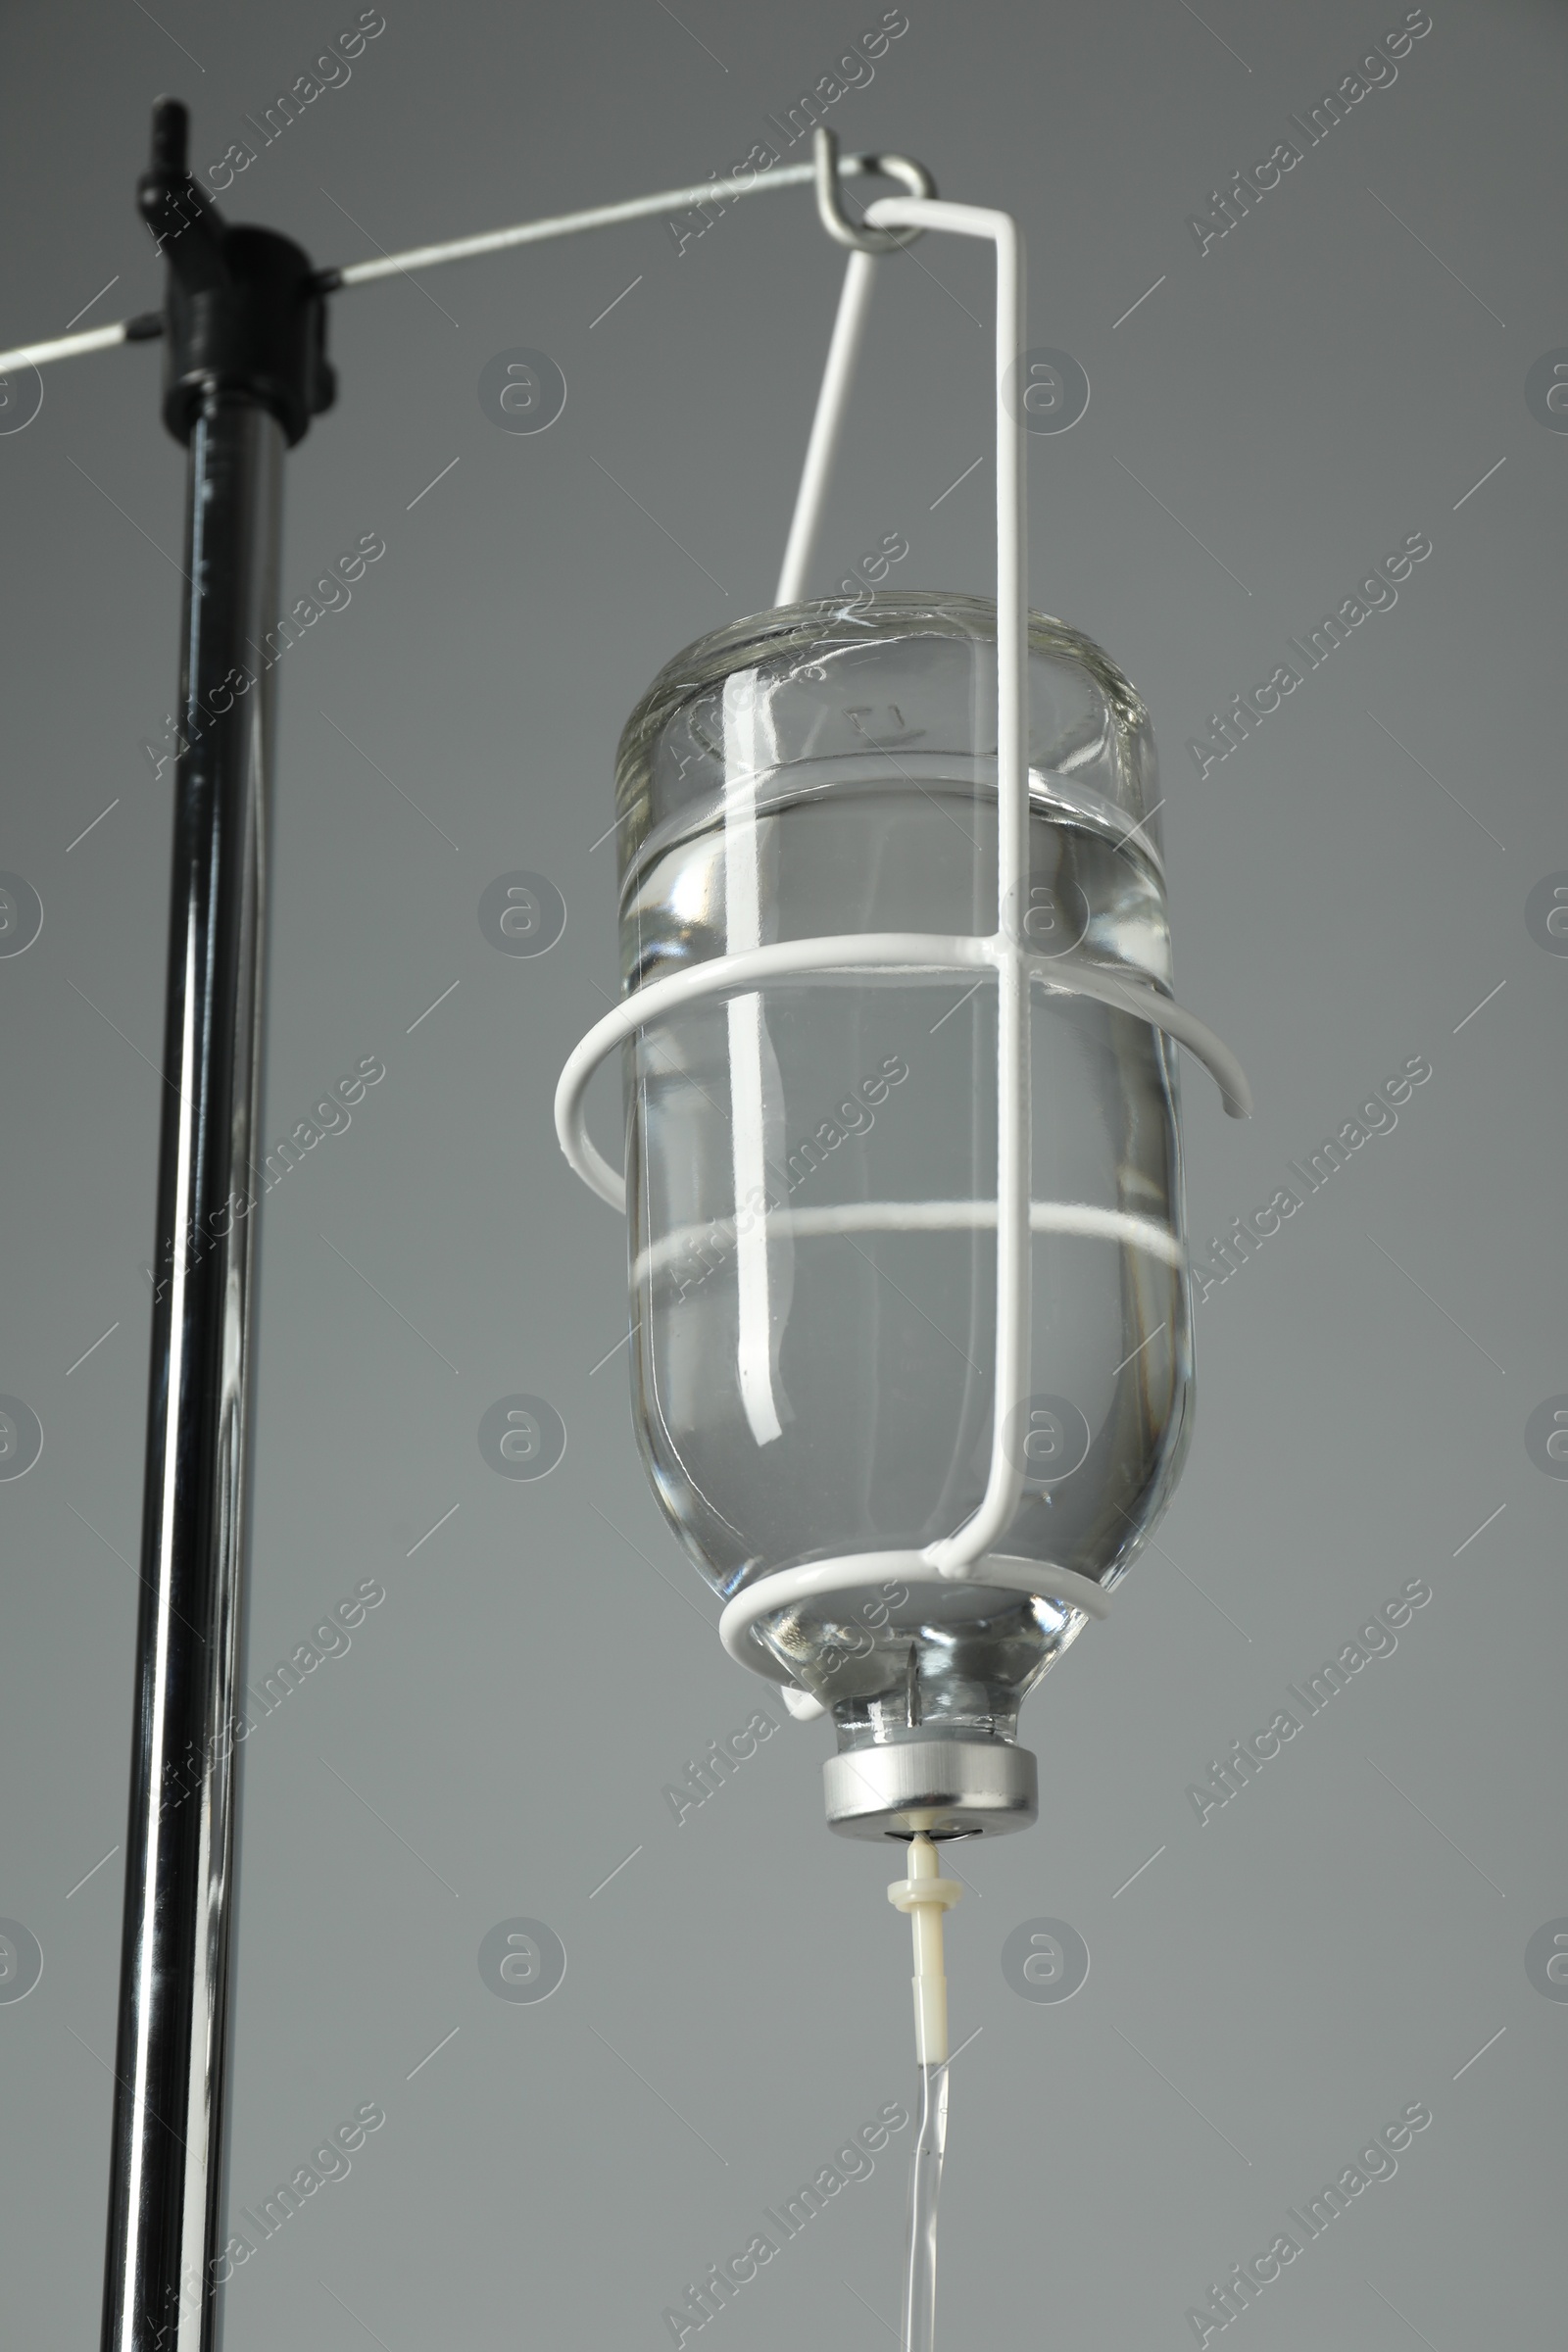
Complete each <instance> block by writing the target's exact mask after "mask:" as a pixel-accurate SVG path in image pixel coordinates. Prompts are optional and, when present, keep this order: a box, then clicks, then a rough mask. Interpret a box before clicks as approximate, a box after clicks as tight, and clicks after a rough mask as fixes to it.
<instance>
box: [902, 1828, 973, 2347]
mask: <svg viewBox="0 0 1568 2352" xmlns="http://www.w3.org/2000/svg"><path fill="white" fill-rule="evenodd" d="M962 1892H963V1888H962V1887H960V1886H959V1884H958V1882H957V1881H956V1879H944V1878H940V1877H939V1876H938V1874H937V1849H936V1847H935V1846H934V1845H933V1844H932V1842H931V1840H930V1838H927V1837H926V1836H924V1834H923V1833H922V1834H921V1835H919V1836H917V1837H915V1838H911V1839H910V1841H909V1875H908V1877H907V1879H895V1881H894V1882H893V1885H892V1886H891V1887H889V1888H888V1901H889V1902H890V1903H892V1904H893V1905H894V1906H895V1908H896V1909H898V1910H900V1911H905V1912H907V1914H908V1917H909V1924H910V1926H911V1928H912V1929H913V1931H914V1980H913V1983H914V2047H915V2055H916V2058H917V2060H918V2062H919V2073H920V2089H919V2106H918V2120H917V2127H916V2131H915V2139H914V2149H913V2153H912V2156H911V2158H910V2167H909V2239H908V2246H907V2256H906V2261H905V2269H904V2328H903V2345H904V2352H935V2345H936V2289H937V2199H938V2197H939V2195H940V2193H941V2189H942V2159H943V2157H944V2155H945V2154H946V2151H947V2142H948V1980H947V1976H946V1973H945V1971H944V1966H943V1956H942V1916H943V1913H944V1912H945V1911H950V1910H951V1909H952V1908H953V1905H954V1904H955V1903H956V1901H957V1900H958V1897H959V1895H960V1894H961V1893H962Z"/></svg>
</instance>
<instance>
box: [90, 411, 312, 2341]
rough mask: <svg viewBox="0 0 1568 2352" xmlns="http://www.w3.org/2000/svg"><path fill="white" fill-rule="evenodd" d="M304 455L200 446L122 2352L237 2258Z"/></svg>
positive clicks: (248, 432) (178, 871)
mask: <svg viewBox="0 0 1568 2352" xmlns="http://www.w3.org/2000/svg"><path fill="white" fill-rule="evenodd" d="M282 455H283V433H282V431H281V429H280V427H279V425H278V423H277V421H276V419H275V418H274V417H272V416H271V415H270V413H269V411H268V410H267V409H266V408H265V407H263V406H262V405H261V404H260V403H259V402H258V401H256V400H255V399H253V398H250V397H248V396H244V395H240V394H234V393H228V392H217V391H215V392H211V393H209V395H208V396H207V398H206V399H205V401H204V403H203V406H202V409H201V413H200V415H199V417H198V418H197V420H196V422H195V424H194V427H193V429H192V431H191V435H190V443H189V474H188V508H187V515H186V534H185V548H186V557H185V561H186V568H187V581H186V591H185V604H184V629H183V640H182V674H181V695H180V716H181V739H180V749H179V751H178V754H177V758H176V761H175V767H174V828H173V881H172V897H171V907H170V941H169V980H168V1000H167V1016H166V1028H165V1042H164V1093H163V1124H162V1139H161V1145H160V1157H159V1173H158V1231H157V1253H156V1256H155V1259H154V1303H153V1331H152V1365H151V1379H150V1385H149V1397H148V1417H147V1468H146V1486H145V1495H144V1502H143V1516H142V1542H141V1578H142V1592H141V1598H140V1612H139V1618H138V1623H137V1633H136V1687H135V1702H134V1722H133V1729H132V1740H131V1772H130V1812H129V1826H128V1829H127V1831H126V1838H125V1858H126V1872H125V1908H124V1925H123V1944H122V1956H121V1988H120V2025H119V2043H118V2053H117V2057H116V2066H115V2072H116V2091H115V2115H114V2143H113V2153H112V2159H111V2168H110V2193H109V2230H108V2241H107V2253H106V2259H105V2282H104V2319H103V2338H102V2341H103V2352H210V2348H211V2346H212V2344H213V2341H214V2334H215V2318H216V2307H215V2295H216V2284H215V2272H216V2269H217V2258H218V2256H219V2254H220V2250H221V2243H222V2240H221V2223H222V2197H223V2180H222V2170H223V2165H222V2158H223V2120H224V2117H223V2109H224V2083H225V2074H226V2063H225V2062H226V2055H227V2023H228V1999H227V1993H228V1943H229V1924H230V1918H231V1913H232V1908H233V1891H234V1887H233V1866H234V1810H235V1794H236V1771H237V1765H238V1744H239V1741H240V1740H241V1739H242V1738H243V1736H244V1725H243V1719H242V1718H241V1717H240V1716H239V1715H238V1712H237V1703H236V1702H237V1700H238V1698H239V1694H240V1667H241V1648H242V1627H243V1602H244V1555H245V1530H246V1508H245V1503H246V1496H245V1446H246V1385H247V1369H248V1359H249V1348H250V1328H249V1327H250V1320H251V1314H250V1293H251V1279H252V1271H253V1259H254V1254H255V1234H256V1223H257V1219H256V1198H257V1192H258V1189H259V1188H258V1187H257V1185H256V1182H255V1178H254V1176H253V1172H252V1171H253V1164H254V1160H255V1156H256V1152H255V1145H256V1139H257V1133H258V1125H257V1121H258V1093H259V1085H260V1076H261V1051H260V1048H261V1017H262V1007H263V985H264V981H263V958H264V949H265V919H264V918H265V906H266V845H267V803H268V787H269V763H270V739H271V723H270V722H271V691H270V674H269V671H268V667H267V657H266V651H265V643H264V639H265V632H266V630H267V629H268V627H269V626H270V624H271V623H272V622H273V621H274V620H275V618H276V613H277V605H276V575H277V541H278V528H279V513H280V505H281V483H282Z"/></svg>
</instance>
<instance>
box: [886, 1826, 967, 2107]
mask: <svg viewBox="0 0 1568 2352" xmlns="http://www.w3.org/2000/svg"><path fill="white" fill-rule="evenodd" d="M962 1892H963V1888H962V1887H960V1886H959V1884H958V1882H957V1880H956V1879H944V1878H941V1877H939V1876H938V1873H937V1849H936V1847H935V1846H934V1845H933V1844H932V1842H931V1840H930V1838H928V1837H927V1836H926V1835H925V1832H924V1831H923V1830H922V1831H921V1832H920V1833H919V1835H918V1836H917V1837H914V1838H910V1840H909V1875H908V1877H907V1879H895V1880H894V1882H893V1884H892V1886H891V1887H889V1888H888V1901H889V1902H890V1903H891V1904H892V1905H893V1907H894V1909H895V1910H897V1911H907V1913H908V1915H909V1924H910V1926H911V1927H912V1928H913V1930H914V1979H913V1983H914V2047H915V2055H916V2057H917V2058H918V2060H919V2062H920V2064H921V2065H922V2066H946V2064H947V2062H948V1979H947V1971H946V1969H945V1967H944V1965H943V1957H942V1915H943V1913H944V1912H945V1911H951V1910H952V1908H953V1906H954V1904H955V1903H956V1901H957V1900H958V1898H959V1896H960V1895H961V1894H962Z"/></svg>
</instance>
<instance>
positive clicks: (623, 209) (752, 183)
mask: <svg viewBox="0 0 1568 2352" xmlns="http://www.w3.org/2000/svg"><path fill="white" fill-rule="evenodd" d="M835 160H836V168H837V172H838V175H839V177H840V178H841V179H860V178H863V177H865V176H866V175H867V174H880V175H882V176H885V177H890V178H895V179H902V180H904V181H905V182H906V184H907V185H913V184H915V183H917V182H924V183H925V184H926V185H928V186H929V185H930V178H929V174H928V173H927V172H925V171H924V169H923V167H922V166H921V165H919V164H916V163H912V162H910V161H909V159H908V158H907V157H906V156H894V155H889V156H881V155H845V156H839V157H837V158H836V159H835ZM911 174H912V175H913V177H912V179H911V176H910V175H911ZM816 176H817V167H816V164H815V163H814V162H812V163H809V164H783V165H780V166H778V167H776V168H775V169H773V170H770V171H762V172H748V173H745V174H739V173H737V174H732V175H731V176H730V177H729V178H727V179H706V180H699V181H698V182H697V183H696V184H695V185H694V186H691V187H685V188H662V189H661V190H660V192H659V193H658V195H655V196H633V197H630V198H628V199H627V201H626V202H625V203H623V204H598V205H592V206H590V207H589V209H588V210H587V211H586V212H581V213H557V214H554V215H552V216H551V217H550V218H549V219H547V220H543V221H520V222H519V223H518V224H517V225H516V226H515V227H513V228H492V229H487V230H485V231H484V233H483V234H482V235H480V236H476V237H455V238H452V239H450V240H449V241H448V242H447V243H445V244H441V245H414V246H411V247H410V248H409V249H408V251H407V252H404V253H382V254H377V255H375V257H374V258H373V259H372V260H370V261H368V262H349V263H346V264H344V265H343V266H341V267H339V268H333V269H327V270H321V271H319V278H318V282H319V284H320V285H321V286H323V287H324V288H325V289H326V290H327V291H328V292H332V293H335V292H337V291H338V290H339V289H340V288H345V287H349V286H368V285H373V284H375V283H376V282H377V281H378V280H380V279H382V278H387V277H402V276H404V275H406V274H407V273H408V272H409V271H410V270H439V269H444V268H445V267H446V265H447V264H448V263H449V262H471V261H478V260H481V259H483V258H484V257H485V256H486V255H488V254H492V253H510V252H511V251H512V250H513V248H514V247H515V246H518V245H544V244H548V243H549V242H550V241H551V240H552V239H553V238H556V237H572V236H579V235H582V234H583V233H584V232H586V231H587V230H589V229H595V228H617V227H618V226H619V225H620V223H621V222H622V221H646V220H650V219H655V218H657V217H658V216H659V215H660V214H666V215H668V214H674V213H685V212H691V211H692V210H693V209H694V208H695V207H697V206H699V205H711V204H733V203H736V202H738V201H739V199H740V198H741V197H743V196H765V195H766V194H767V192H768V190H769V189H770V188H799V187H804V186H806V185H807V184H808V183H809V182H810V181H813V180H814V179H815V178H816ZM162 331H163V320H162V317H161V314H160V313H158V312H157V311H150V312H146V313H143V314H142V315H141V316H140V317H139V318H135V319H120V320H119V321H117V323H116V324H115V325H113V326H94V327H88V328H85V329H84V330H83V331H82V333H81V334H79V335H56V336H55V337H54V338H53V339H52V340H51V341H47V342H42V343H24V344H21V345H19V347H18V348H17V349H16V350H15V351H0V375H3V374H5V373H6V372H7V370H8V369H10V368H43V367H46V366H48V365H49V364H50V363H52V362H53V361H56V360H73V359H80V358H82V357H83V356H84V355H85V354H86V353H87V352H91V351H110V350H113V349H114V348H115V346H116V345H118V344H121V343H127V342H129V343H140V342H149V341H155V340H156V339H157V338H158V336H159V335H160V334H161V333H162Z"/></svg>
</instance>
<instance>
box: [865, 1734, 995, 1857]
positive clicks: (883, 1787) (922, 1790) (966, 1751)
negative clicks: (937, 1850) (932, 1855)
mask: <svg viewBox="0 0 1568 2352" xmlns="http://www.w3.org/2000/svg"><path fill="white" fill-rule="evenodd" d="M822 1786H823V1791H824V1794H825V1796H826V1799H827V1822H828V1828H829V1829H830V1830H835V1831H836V1832H837V1833H838V1835H839V1836H840V1837H841V1838H912V1837H914V1836H915V1835H916V1833H917V1832H919V1831H922V1830H923V1831H924V1832H925V1834H926V1836H927V1837H929V1838H978V1837H989V1838H995V1837H997V1836H998V1835H999V1834H1000V1833H1001V1832H1002V1831H1004V1830H1026V1829H1028V1827H1029V1825H1030V1823H1031V1822H1032V1821H1033V1820H1034V1819H1035V1817H1036V1815H1037V1814H1038V1812H1039V1810H1040V1777H1039V1773H1038V1771H1037V1769H1036V1766H1035V1759H1034V1757H1033V1756H1032V1755H1031V1754H1030V1752H1029V1750H1028V1748H1026V1747H1014V1746H1013V1745H1011V1743H1010V1742H1009V1741H1007V1740H899V1741H896V1742H893V1743H890V1744H889V1745H887V1746H879V1747H856V1748H849V1749H846V1750H844V1751H843V1752H841V1753H840V1754H838V1755H836V1756H829V1758H828V1760H827V1762H826V1763H825V1764H824V1765H823V1767H822Z"/></svg>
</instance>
